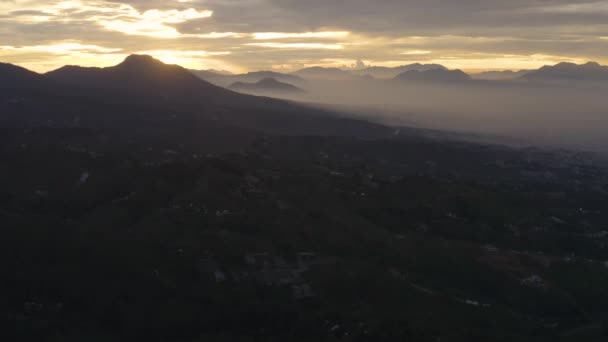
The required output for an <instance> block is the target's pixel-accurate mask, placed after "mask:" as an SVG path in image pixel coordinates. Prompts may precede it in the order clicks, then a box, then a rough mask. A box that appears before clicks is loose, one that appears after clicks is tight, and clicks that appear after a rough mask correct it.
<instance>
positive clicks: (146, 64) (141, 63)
mask: <svg viewBox="0 0 608 342" xmlns="http://www.w3.org/2000/svg"><path fill="white" fill-rule="evenodd" d="M164 66H167V64H165V63H163V62H161V61H159V60H158V59H156V58H154V57H152V56H149V55H130V56H128V57H127V58H126V59H125V60H124V61H123V62H122V63H120V64H119V65H117V67H123V68H125V67H126V68H159V67H164Z"/></svg>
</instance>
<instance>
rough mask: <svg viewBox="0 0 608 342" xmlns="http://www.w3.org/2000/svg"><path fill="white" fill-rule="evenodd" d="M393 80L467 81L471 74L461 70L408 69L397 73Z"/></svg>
mask: <svg viewBox="0 0 608 342" xmlns="http://www.w3.org/2000/svg"><path fill="white" fill-rule="evenodd" d="M394 80H395V81H417V82H467V81H470V80H471V76H469V75H467V74H466V73H464V72H463V71H462V70H447V69H430V70H425V71H418V70H409V71H406V72H403V73H401V74H399V75H397V76H396V77H395V78H394Z"/></svg>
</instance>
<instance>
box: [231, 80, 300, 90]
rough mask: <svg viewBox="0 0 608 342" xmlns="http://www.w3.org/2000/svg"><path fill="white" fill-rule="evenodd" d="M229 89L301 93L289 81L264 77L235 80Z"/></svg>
mask: <svg viewBox="0 0 608 342" xmlns="http://www.w3.org/2000/svg"><path fill="white" fill-rule="evenodd" d="M229 89H231V90H234V91H238V92H245V93H284V94H298V93H303V92H304V90H303V89H300V88H298V87H296V86H294V85H291V84H289V83H284V82H279V81H277V80H275V79H274V78H264V79H262V80H260V81H258V82H256V83H245V82H235V83H233V84H232V85H230V87H229Z"/></svg>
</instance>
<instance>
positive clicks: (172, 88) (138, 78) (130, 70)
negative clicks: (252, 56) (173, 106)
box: [46, 55, 230, 98]
mask: <svg viewBox="0 0 608 342" xmlns="http://www.w3.org/2000/svg"><path fill="white" fill-rule="evenodd" d="M46 76H47V77H48V78H50V79H52V80H54V81H56V82H58V83H61V84H65V85H71V86H77V87H79V88H85V89H88V88H94V89H98V90H108V91H121V92H126V93H130V94H142V95H144V94H145V95H158V96H162V97H167V96H170V95H176V96H179V97H185V96H188V95H196V96H198V97H200V96H205V97H210V98H216V97H217V96H230V93H229V92H228V91H225V90H223V89H221V88H219V87H215V86H213V85H211V84H209V83H207V82H205V81H202V80H200V79H199V78H197V77H196V76H194V75H192V73H190V72H189V71H187V70H186V69H184V68H182V67H180V66H177V65H168V64H164V63H162V62H161V61H159V60H156V59H154V58H152V57H150V56H142V55H132V56H129V57H127V58H126V59H125V60H124V61H123V62H122V63H120V64H118V65H116V66H113V67H108V68H85V67H79V66H65V67H62V68H60V69H57V70H55V71H51V72H49V73H47V74H46Z"/></svg>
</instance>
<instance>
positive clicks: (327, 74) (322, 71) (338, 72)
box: [292, 67, 354, 80]
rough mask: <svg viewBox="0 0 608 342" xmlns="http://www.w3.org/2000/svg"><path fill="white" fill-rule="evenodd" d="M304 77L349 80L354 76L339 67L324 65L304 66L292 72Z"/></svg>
mask: <svg viewBox="0 0 608 342" xmlns="http://www.w3.org/2000/svg"><path fill="white" fill-rule="evenodd" d="M292 74H293V75H297V76H300V77H303V78H305V79H306V78H308V79H323V80H348V79H352V78H353V77H354V75H353V74H351V73H350V72H348V71H345V70H342V69H338V68H323V67H311V68H304V69H300V70H298V71H295V72H293V73H292Z"/></svg>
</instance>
